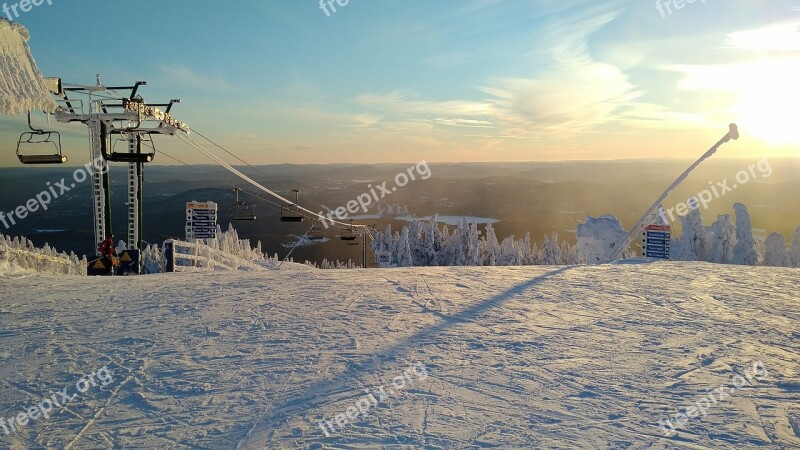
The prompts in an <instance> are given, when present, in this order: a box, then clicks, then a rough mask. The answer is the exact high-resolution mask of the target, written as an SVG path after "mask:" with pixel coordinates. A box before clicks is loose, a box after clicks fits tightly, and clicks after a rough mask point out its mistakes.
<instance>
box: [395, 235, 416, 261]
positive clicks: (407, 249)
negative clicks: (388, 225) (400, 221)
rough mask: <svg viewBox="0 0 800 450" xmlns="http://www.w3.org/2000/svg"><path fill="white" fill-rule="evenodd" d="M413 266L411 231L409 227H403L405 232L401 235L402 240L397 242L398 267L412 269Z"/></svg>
mask: <svg viewBox="0 0 800 450" xmlns="http://www.w3.org/2000/svg"><path fill="white" fill-rule="evenodd" d="M413 265H414V258H413V256H412V255H411V246H410V242H409V230H408V227H403V231H402V233H401V234H400V240H399V241H397V266H398V267H412V266H413Z"/></svg>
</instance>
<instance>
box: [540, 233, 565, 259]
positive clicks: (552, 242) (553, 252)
mask: <svg viewBox="0 0 800 450" xmlns="http://www.w3.org/2000/svg"><path fill="white" fill-rule="evenodd" d="M542 264H544V265H548V266H555V265H558V264H561V248H560V247H559V246H558V234H557V233H556V232H555V231H554V232H553V235H552V237H551V238H550V239H548V238H547V236H546V235H545V237H544V243H543V244H542Z"/></svg>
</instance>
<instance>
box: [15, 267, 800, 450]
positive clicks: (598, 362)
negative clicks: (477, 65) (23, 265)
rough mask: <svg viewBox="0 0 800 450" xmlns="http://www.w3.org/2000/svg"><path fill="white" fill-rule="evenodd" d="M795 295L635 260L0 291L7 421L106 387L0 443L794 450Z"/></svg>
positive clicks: (797, 430) (781, 280)
mask: <svg viewBox="0 0 800 450" xmlns="http://www.w3.org/2000/svg"><path fill="white" fill-rule="evenodd" d="M54 285H58V286H59V288H58V290H57V291H56V290H54V289H53V288H52V286H54ZM796 288H797V270H795V269H782V268H763V267H741V266H722V265H711V264H705V263H644V262H642V261H639V263H638V264H614V265H599V266H580V267H569V266H568V267H549V266H534V267H508V268H506V267H502V268H486V267H462V268H425V269H419V268H410V269H388V270H374V269H373V270H363V269H361V270H358V269H357V270H347V271H320V270H310V271H302V272H301V271H287V272H283V271H281V272H266V273H225V272H222V273H214V274H211V275H208V274H170V275H152V276H147V277H136V278H123V277H115V278H89V279H87V278H78V277H66V278H65V277H56V276H40V277H36V278H33V277H25V278H8V277H6V278H0V292H2V293H3V294H2V297H0V330H3V331H2V334H3V343H4V345H3V347H2V349H0V379H2V380H4V381H5V383H3V384H0V416H1V417H6V418H10V417H13V416H14V415H16V414H17V413H19V412H21V411H24V410H25V408H27V407H29V406H31V405H33V404H36V403H38V402H39V401H41V398H42V397H43V396H47V395H49V394H50V393H51V392H53V393H56V392H58V391H59V390H61V389H62V388H63V387H65V386H67V387H69V389H70V391H69V392H70V393H74V392H75V383H76V380H79V379H80V377H82V376H84V375H88V374H89V373H90V372H92V371H96V370H98V369H100V368H102V367H105V366H107V367H108V369H109V370H110V371H111V372H112V373H113V381H112V382H111V383H110V384H109V385H108V386H97V387H92V388H91V389H90V390H88V391H87V392H86V393H84V394H81V395H80V396H79V398H78V399H76V400H74V401H73V402H72V403H70V404H69V406H68V407H67V408H66V409H62V410H58V411H55V412H53V413H52V414H51V415H50V416H49V418H41V417H40V418H39V419H37V420H34V421H32V422H31V423H29V424H28V425H27V426H26V427H24V428H23V429H22V430H20V431H19V432H17V433H14V434H13V435H9V436H5V435H3V431H2V428H0V446H6V445H7V446H10V447H12V448H13V447H19V448H23V447H57V448H63V447H65V446H67V445H69V444H73V445H74V448H98V447H106V446H113V447H117V448H131V447H137V448H169V447H173V448H179V447H182V446H185V445H186V446H193V447H202V448H343V447H346V448H376V447H380V446H383V447H385V448H479V447H500V448H556V447H557V448H591V447H593V448H719V449H733V448H742V447H756V446H763V447H766V448H790V447H797V446H800V407H798V400H800V378H799V377H800V355H798V353H799V352H800V350H798V345H797V342H798V339H800V334H798V331H797V330H799V329H800V300H799V298H798V296H797V293H796ZM757 361H758V362H761V363H763V367H764V369H765V372H766V376H764V377H758V378H753V379H748V380H747V383H746V385H743V386H742V387H741V388H740V389H738V390H737V391H736V392H735V393H733V392H729V393H728V395H727V396H726V398H724V399H723V400H719V401H718V402H717V404H714V405H713V406H710V407H709V408H707V410H706V411H705V412H706V414H705V415H700V416H699V417H694V418H692V419H689V420H688V423H685V424H684V425H683V426H680V427H678V431H677V434H675V435H671V436H667V435H666V434H665V432H664V431H662V430H661V429H660V428H659V420H662V421H663V420H667V419H674V418H675V417H676V415H679V414H681V413H684V412H686V411H687V409H688V408H690V407H691V406H692V405H694V404H695V403H696V402H698V401H699V400H698V399H700V398H701V397H702V396H705V395H708V393H709V392H710V391H712V390H715V389H717V388H719V387H720V386H726V387H730V386H732V384H731V383H732V381H731V380H733V379H734V378H733V377H734V376H735V375H741V376H744V375H746V374H747V371H748V370H750V368H751V367H752V365H753V363H754V362H757ZM422 374H425V376H424V377H423V376H422ZM398 377H399V379H398ZM404 380H405V381H404ZM401 386H402V388H401ZM370 396H372V398H374V399H375V402H374V403H370V404H369V405H367V403H369V402H367V403H365V401H366V399H370V402H371V401H372V400H371V398H370ZM357 405H360V406H362V407H365V406H369V407H368V408H366V407H365V409H366V410H367V411H366V413H365V414H364V415H362V414H361V413H360V411H359V410H358V409H357V408H356V406H357ZM351 407H352V408H351ZM348 412H349V413H350V414H351V415H354V418H353V419H350V418H348V416H347V414H348ZM365 416H366V417H365ZM337 418H338V419H341V420H340V421H337ZM321 420H322V421H323V422H322V424H320V421H321ZM340 422H341V423H340ZM328 424H330V425H328ZM331 426H332V427H333V429H332V428H331Z"/></svg>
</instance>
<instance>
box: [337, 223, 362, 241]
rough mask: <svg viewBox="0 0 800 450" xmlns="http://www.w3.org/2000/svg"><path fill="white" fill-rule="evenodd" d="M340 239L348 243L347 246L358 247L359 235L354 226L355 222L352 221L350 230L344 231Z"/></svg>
mask: <svg viewBox="0 0 800 450" xmlns="http://www.w3.org/2000/svg"><path fill="white" fill-rule="evenodd" d="M340 238H341V239H342V240H343V241H346V242H347V245H358V234H357V233H356V228H355V227H354V226H353V221H352V220H350V228H345V229H344V230H342V235H341V236H340Z"/></svg>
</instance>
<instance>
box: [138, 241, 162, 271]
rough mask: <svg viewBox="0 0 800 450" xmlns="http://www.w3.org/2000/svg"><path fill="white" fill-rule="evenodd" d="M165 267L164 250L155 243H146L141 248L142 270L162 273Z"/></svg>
mask: <svg viewBox="0 0 800 450" xmlns="http://www.w3.org/2000/svg"><path fill="white" fill-rule="evenodd" d="M166 267H167V260H166V258H165V256H164V252H162V251H161V249H160V248H159V247H157V246H155V245H148V246H147V247H145V249H144V250H142V272H143V273H145V274H154V273H163V272H164V271H165V270H166Z"/></svg>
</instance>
